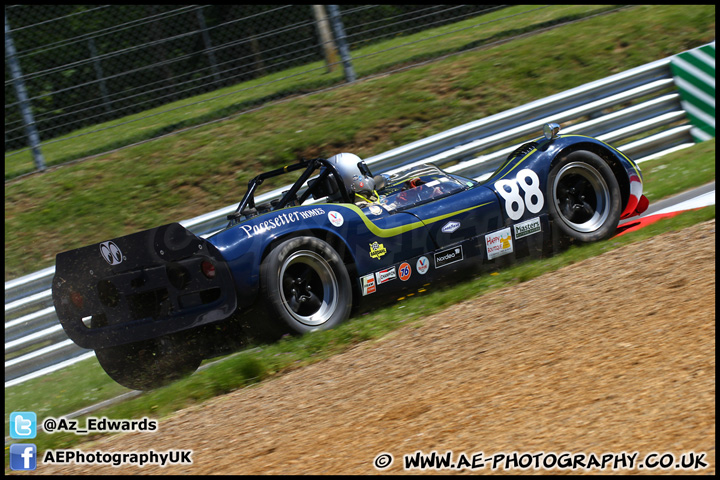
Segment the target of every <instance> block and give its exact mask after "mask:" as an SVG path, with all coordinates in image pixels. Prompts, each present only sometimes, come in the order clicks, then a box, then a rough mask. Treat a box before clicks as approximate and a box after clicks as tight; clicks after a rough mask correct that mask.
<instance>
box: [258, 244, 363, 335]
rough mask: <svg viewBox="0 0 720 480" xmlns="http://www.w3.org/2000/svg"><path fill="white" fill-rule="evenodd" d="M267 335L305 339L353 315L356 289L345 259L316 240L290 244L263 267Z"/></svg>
mask: <svg viewBox="0 0 720 480" xmlns="http://www.w3.org/2000/svg"><path fill="white" fill-rule="evenodd" d="M260 290H261V292H260V293H261V296H260V299H261V302H263V305H262V307H263V310H265V312H266V313H267V316H266V318H265V319H263V320H264V321H265V322H269V323H271V324H272V325H266V327H267V328H266V330H269V331H273V332H274V333H275V334H278V333H279V334H283V333H293V334H302V333H306V332H310V331H313V330H325V329H329V328H333V327H335V326H337V325H339V324H340V323H342V322H343V321H345V320H346V319H347V318H348V317H349V316H350V309H351V308H352V286H351V283H350V276H349V275H348V272H347V268H346V267H345V264H344V263H343V260H342V258H341V257H340V255H338V253H337V252H336V251H335V249H334V248H333V247H332V246H330V245H329V244H328V243H327V242H325V241H323V240H320V239H318V238H314V237H296V238H291V239H289V240H286V241H284V242H282V243H280V244H279V245H277V246H276V247H275V248H273V249H272V251H270V253H269V254H268V255H267V257H266V258H265V259H264V260H263V262H262V264H261V266H260Z"/></svg>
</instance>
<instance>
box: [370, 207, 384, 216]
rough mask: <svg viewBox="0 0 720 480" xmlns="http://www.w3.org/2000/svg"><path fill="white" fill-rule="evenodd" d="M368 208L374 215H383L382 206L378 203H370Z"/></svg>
mask: <svg viewBox="0 0 720 480" xmlns="http://www.w3.org/2000/svg"><path fill="white" fill-rule="evenodd" d="M368 210H370V213H372V214H373V215H382V213H383V211H382V208H380V207H379V206H378V205H370V206H369V207H368Z"/></svg>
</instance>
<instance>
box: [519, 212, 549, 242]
mask: <svg viewBox="0 0 720 480" xmlns="http://www.w3.org/2000/svg"><path fill="white" fill-rule="evenodd" d="M513 228H515V240H517V239H518V238H523V237H527V236H528V235H533V234H536V233H538V232H540V231H542V228H541V227H540V217H535V218H531V219H530V220H527V221H525V222H522V223H518V224H516V225H515V226H514V227H513Z"/></svg>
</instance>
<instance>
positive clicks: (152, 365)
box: [95, 332, 202, 390]
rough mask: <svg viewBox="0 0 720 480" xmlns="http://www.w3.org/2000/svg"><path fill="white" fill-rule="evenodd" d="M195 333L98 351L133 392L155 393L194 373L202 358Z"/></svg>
mask: <svg viewBox="0 0 720 480" xmlns="http://www.w3.org/2000/svg"><path fill="white" fill-rule="evenodd" d="M193 343H194V341H193V338H192V337H191V334H189V333H186V332H181V333H179V334H174V335H166V336H163V337H159V338H152V339H150V340H143V341H141V342H134V343H130V344H127V345H118V346H115V347H108V348H102V349H98V350H95V356H96V357H97V359H98V362H99V363H100V366H102V368H103V369H104V370H105V372H106V373H107V374H108V375H109V376H110V378H112V379H113V380H115V381H116V382H117V383H119V384H120V385H122V386H124V387H127V388H130V389H132V390H152V389H154V388H158V387H161V386H163V385H167V384H168V383H170V382H173V381H175V380H178V379H180V378H182V377H185V376H188V375H190V374H192V373H193V372H194V371H195V370H197V368H198V367H199V366H200V363H201V362H202V356H201V355H200V354H199V352H198V351H197V349H196V348H194V345H193Z"/></svg>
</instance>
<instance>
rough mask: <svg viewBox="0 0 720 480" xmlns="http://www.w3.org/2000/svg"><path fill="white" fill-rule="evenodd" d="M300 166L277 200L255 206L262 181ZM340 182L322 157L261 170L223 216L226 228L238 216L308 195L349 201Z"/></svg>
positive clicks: (289, 202)
mask: <svg viewBox="0 0 720 480" xmlns="http://www.w3.org/2000/svg"><path fill="white" fill-rule="evenodd" d="M323 167H324V168H323ZM302 169H305V171H304V172H303V173H302V174H301V175H300V177H299V178H298V179H297V180H296V181H295V183H294V184H293V185H292V187H290V189H289V190H287V191H285V192H283V195H282V197H281V198H280V199H279V200H273V201H272V202H270V205H267V204H265V205H260V206H257V207H256V205H255V191H256V190H257V188H258V187H259V186H260V185H262V183H263V182H264V181H265V180H267V179H268V178H272V177H277V176H279V175H283V174H285V173H290V172H294V171H297V170H302ZM317 169H321V170H320V174H319V175H318V176H317V178H315V179H313V180H310V181H308V180H309V179H310V176H311V175H312V174H313V172H315V170H317ZM305 182H308V188H307V189H306V190H305V191H304V192H302V194H300V197H298V192H299V191H300V189H301V188H302V186H303V185H304V184H305ZM344 185H345V184H344V183H343V180H342V177H341V176H340V174H339V173H338V171H337V170H336V169H335V167H334V166H333V165H332V164H331V163H330V162H328V161H327V160H326V159H324V158H315V159H312V160H304V159H303V160H301V161H299V162H298V163H296V164H293V165H286V166H285V167H282V168H278V169H275V170H271V171H269V172H265V173H261V174H260V175H258V176H257V177H255V178H253V179H252V180H250V181H249V182H248V189H247V191H246V192H245V196H244V197H243V199H242V200H241V201H240V204H239V205H238V207H237V209H235V212H234V213H231V214H230V215H228V216H227V218H228V220H229V221H230V223H229V224H228V227H230V226H232V225H234V224H235V223H237V222H239V221H240V220H241V219H242V217H245V218H251V217H254V216H255V215H258V214H259V213H266V212H271V211H274V210H280V209H281V208H285V207H287V206H289V205H291V204H295V202H297V203H296V204H297V205H302V204H303V203H304V202H305V201H306V200H307V199H308V198H309V197H310V195H312V196H313V198H315V199H320V198H323V197H328V199H333V200H334V201H340V202H343V203H352V199H351V198H350V196H349V194H348V192H347V190H346V189H345V188H344Z"/></svg>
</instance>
